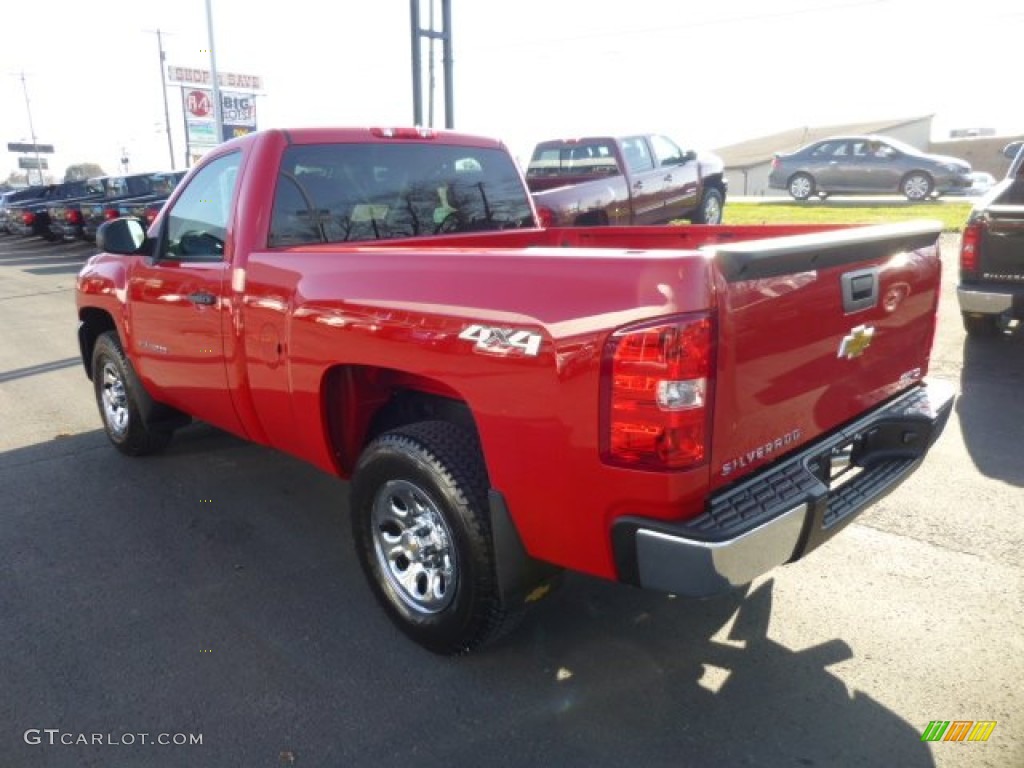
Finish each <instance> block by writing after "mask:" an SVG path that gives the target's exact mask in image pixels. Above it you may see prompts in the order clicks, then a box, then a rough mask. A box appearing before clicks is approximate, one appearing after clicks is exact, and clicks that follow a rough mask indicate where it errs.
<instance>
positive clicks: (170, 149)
mask: <svg viewBox="0 0 1024 768" xmlns="http://www.w3.org/2000/svg"><path fill="white" fill-rule="evenodd" d="M156 47H157V49H158V50H159V51H160V92H161V93H162V94H163V97H164V124H165V125H166V126H167V153H168V155H170V158H171V170H172V171H174V170H177V168H175V165H174V139H173V137H172V136H171V110H170V108H169V107H168V106H167V75H166V74H165V72H164V67H165V64H164V62H165V61H166V60H167V57H166V56H165V55H164V39H163V34H162V33H161V31H160V30H159V29H157V30H156Z"/></svg>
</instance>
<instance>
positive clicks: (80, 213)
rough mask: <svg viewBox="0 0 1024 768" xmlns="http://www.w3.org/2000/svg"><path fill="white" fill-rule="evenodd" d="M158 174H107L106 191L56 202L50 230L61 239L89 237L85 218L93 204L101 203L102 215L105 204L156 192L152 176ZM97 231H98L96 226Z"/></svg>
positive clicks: (56, 237)
mask: <svg viewBox="0 0 1024 768" xmlns="http://www.w3.org/2000/svg"><path fill="white" fill-rule="evenodd" d="M156 175H157V174H154V173H131V174H127V175H124V176H105V177H103V179H102V182H103V191H102V194H97V195H91V196H89V197H83V198H80V199H77V200H67V201H64V203H63V204H60V205H55V206H52V207H51V208H50V209H49V212H50V231H51V232H52V233H53V236H54V238H55V239H57V240H83V239H85V222H86V218H87V217H88V216H90V215H92V214H93V210H94V209H93V206H99V215H100V216H101V217H102V215H103V209H104V208H103V207H104V206H106V205H109V204H111V203H113V202H116V201H121V200H127V199H129V198H133V197H141V196H143V195H149V194H152V192H153V187H152V180H153V177H154V176H156ZM99 223H100V224H102V223H103V222H102V221H100V222H99ZM97 226H99V224H97ZM93 233H94V235H95V229H94V230H93Z"/></svg>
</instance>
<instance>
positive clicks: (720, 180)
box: [703, 173, 725, 200]
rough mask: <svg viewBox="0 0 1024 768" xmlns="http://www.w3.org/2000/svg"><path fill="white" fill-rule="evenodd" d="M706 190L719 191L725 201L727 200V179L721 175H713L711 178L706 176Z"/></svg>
mask: <svg viewBox="0 0 1024 768" xmlns="http://www.w3.org/2000/svg"><path fill="white" fill-rule="evenodd" d="M703 183H704V188H705V189H717V190H718V191H719V192H721V193H722V198H723V200H724V199H725V178H724V177H723V176H722V174H720V173H713V174H711V175H710V176H705V177H704V180H703Z"/></svg>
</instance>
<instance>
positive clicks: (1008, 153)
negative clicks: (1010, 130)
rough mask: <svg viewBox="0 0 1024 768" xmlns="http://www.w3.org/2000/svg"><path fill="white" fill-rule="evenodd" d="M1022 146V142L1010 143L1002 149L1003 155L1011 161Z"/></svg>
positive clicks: (1023, 142)
mask: <svg viewBox="0 0 1024 768" xmlns="http://www.w3.org/2000/svg"><path fill="white" fill-rule="evenodd" d="M1022 146H1024V141H1011V142H1010V143H1009V144H1007V145H1006V146H1005V147H1003V155H1004V156H1005V157H1008V158H1010V159H1011V160H1013V159H1014V158H1015V157H1017V153H1018V152H1020V148H1021V147H1022Z"/></svg>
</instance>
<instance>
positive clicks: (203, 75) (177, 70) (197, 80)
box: [167, 64, 263, 91]
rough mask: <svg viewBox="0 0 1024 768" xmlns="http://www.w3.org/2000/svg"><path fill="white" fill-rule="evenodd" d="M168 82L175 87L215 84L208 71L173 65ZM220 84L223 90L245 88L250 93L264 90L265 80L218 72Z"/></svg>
mask: <svg viewBox="0 0 1024 768" xmlns="http://www.w3.org/2000/svg"><path fill="white" fill-rule="evenodd" d="M167 80H168V82H170V83H171V84H173V85H184V86H189V85H199V86H205V87H209V86H210V84H211V83H212V82H213V76H212V75H211V74H210V70H208V69H197V68H196V67H176V66H174V65H173V64H168V65H167ZM217 80H218V84H219V85H220V86H221V87H222V88H244V89H246V90H250V91H259V90H262V88H263V78H261V77H260V76H259V75H240V74H238V73H237V72H218V73H217Z"/></svg>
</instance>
